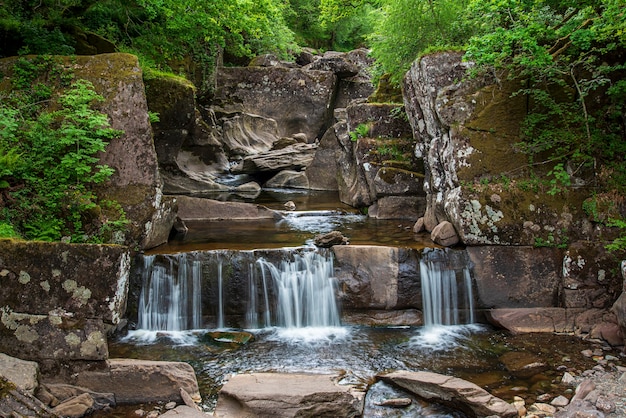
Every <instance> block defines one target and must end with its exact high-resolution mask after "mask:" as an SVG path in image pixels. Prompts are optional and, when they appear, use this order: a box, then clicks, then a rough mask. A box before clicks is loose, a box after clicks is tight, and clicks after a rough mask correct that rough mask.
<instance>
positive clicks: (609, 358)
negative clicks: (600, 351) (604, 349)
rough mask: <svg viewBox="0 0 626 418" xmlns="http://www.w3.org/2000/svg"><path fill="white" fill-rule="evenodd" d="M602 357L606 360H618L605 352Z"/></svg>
mask: <svg viewBox="0 0 626 418" xmlns="http://www.w3.org/2000/svg"><path fill="white" fill-rule="evenodd" d="M604 359H605V360H608V361H618V360H619V359H618V358H617V357H615V356H612V355H610V354H607V355H606V356H604Z"/></svg>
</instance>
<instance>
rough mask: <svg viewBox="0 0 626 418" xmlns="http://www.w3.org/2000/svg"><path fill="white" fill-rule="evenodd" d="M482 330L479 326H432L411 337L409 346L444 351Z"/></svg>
mask: <svg viewBox="0 0 626 418" xmlns="http://www.w3.org/2000/svg"><path fill="white" fill-rule="evenodd" d="M484 330H485V328H484V327H483V326H482V325H479V324H469V325H433V326H428V327H423V328H421V329H420V330H419V331H418V335H416V336H414V337H411V339H410V340H409V345H410V346H411V347H415V348H420V349H430V350H437V351H438V350H446V349H449V348H453V347H456V346H458V345H459V344H462V343H463V341H466V340H467V339H469V338H470V336H471V335H472V334H473V333H478V332H482V331H484Z"/></svg>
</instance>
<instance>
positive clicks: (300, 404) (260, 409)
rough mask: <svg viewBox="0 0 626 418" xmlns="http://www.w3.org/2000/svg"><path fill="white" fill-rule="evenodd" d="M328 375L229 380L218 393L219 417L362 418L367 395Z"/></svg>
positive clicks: (269, 375) (250, 376) (271, 375)
mask: <svg viewBox="0 0 626 418" xmlns="http://www.w3.org/2000/svg"><path fill="white" fill-rule="evenodd" d="M337 381H338V377H337V376H332V375H326V374H280V373H253V374H238V375H235V376H232V377H230V379H229V380H228V381H227V382H226V384H225V385H224V387H222V389H221V390H220V392H219V395H218V400H217V406H216V408H215V414H216V415H217V416H219V417H223V418H228V417H233V418H235V417H242V416H246V417H269V416H274V417H320V416H326V417H331V416H332V417H359V416H361V414H362V413H363V401H364V397H365V396H364V393H363V392H362V391H360V390H357V389H356V388H355V387H354V386H352V385H345V384H338V383H337Z"/></svg>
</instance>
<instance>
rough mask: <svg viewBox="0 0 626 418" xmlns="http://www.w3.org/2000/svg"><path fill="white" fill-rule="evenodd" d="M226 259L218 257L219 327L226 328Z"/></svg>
mask: <svg viewBox="0 0 626 418" xmlns="http://www.w3.org/2000/svg"><path fill="white" fill-rule="evenodd" d="M223 270H224V261H223V260H222V257H218V262H217V301H218V302H217V327H218V328H224V275H223Z"/></svg>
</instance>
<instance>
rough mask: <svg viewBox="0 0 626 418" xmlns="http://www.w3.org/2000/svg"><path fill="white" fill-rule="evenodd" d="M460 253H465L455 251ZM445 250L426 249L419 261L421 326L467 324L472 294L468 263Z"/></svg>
mask: <svg viewBox="0 0 626 418" xmlns="http://www.w3.org/2000/svg"><path fill="white" fill-rule="evenodd" d="M458 254H459V255H464V254H465V253H464V252H463V253H461V252H459V253H458ZM456 258H458V257H457V255H456V254H454V255H453V254H451V253H450V252H448V251H446V250H438V249H436V250H428V251H425V252H424V254H423V258H422V260H420V276H421V283H422V305H423V314H424V325H425V326H427V327H428V326H434V325H461V324H471V323H473V322H474V321H475V320H474V296H473V292H472V278H471V275H470V268H469V263H468V262H467V260H465V259H464V258H463V259H462V260H457V259H456Z"/></svg>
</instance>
